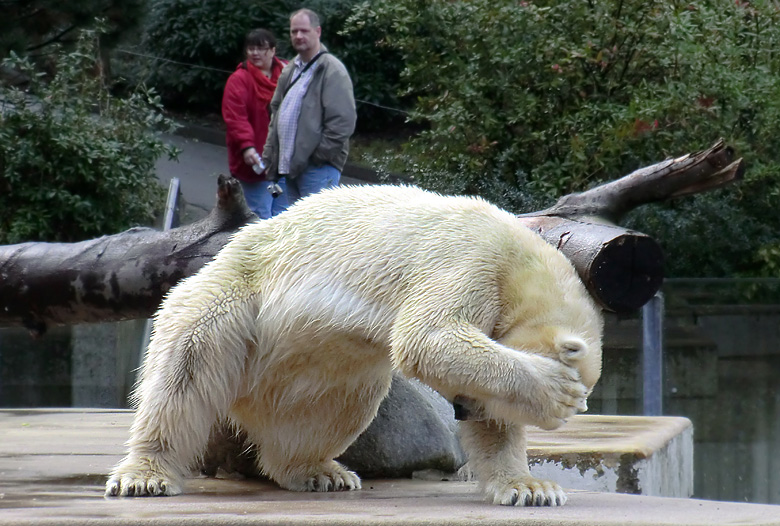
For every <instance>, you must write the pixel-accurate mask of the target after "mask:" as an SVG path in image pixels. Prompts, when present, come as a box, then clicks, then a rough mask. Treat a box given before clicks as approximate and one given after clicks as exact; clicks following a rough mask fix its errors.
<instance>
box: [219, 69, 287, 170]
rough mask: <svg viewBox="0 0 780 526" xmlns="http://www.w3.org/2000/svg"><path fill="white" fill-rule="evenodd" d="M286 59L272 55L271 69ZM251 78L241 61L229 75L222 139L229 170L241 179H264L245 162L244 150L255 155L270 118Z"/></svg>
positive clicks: (225, 95)
mask: <svg viewBox="0 0 780 526" xmlns="http://www.w3.org/2000/svg"><path fill="white" fill-rule="evenodd" d="M284 64H285V62H282V61H281V60H279V59H278V58H276V57H274V65H273V68H274V69H276V68H279V69H280V70H281V68H282V67H284ZM254 82H255V81H254V79H253V78H252V75H251V73H249V71H248V70H247V69H246V63H245V62H242V63H241V64H239V65H238V67H237V68H236V70H235V71H234V72H233V73H232V74H231V75H230V77H228V80H227V83H226V84H225V91H224V93H223V95H222V119H223V120H224V121H225V126H226V132H225V136H226V137H225V138H226V143H227V151H228V166H229V167H230V173H231V174H232V175H233V176H234V177H236V178H238V179H241V180H243V181H247V182H255V181H261V180H263V178H264V176H260V175H257V174H256V173H255V172H254V170H252V167H251V166H249V165H248V164H246V163H245V162H244V150H246V149H247V148H251V147H254V148H255V149H256V150H257V153H258V154H262V153H263V146H264V145H265V140H266V138H267V137H268V124H269V123H270V121H271V116H270V108H269V104H268V103H263V102H262V101H261V100H260V99H259V98H258V97H257V96H256V95H255V86H254Z"/></svg>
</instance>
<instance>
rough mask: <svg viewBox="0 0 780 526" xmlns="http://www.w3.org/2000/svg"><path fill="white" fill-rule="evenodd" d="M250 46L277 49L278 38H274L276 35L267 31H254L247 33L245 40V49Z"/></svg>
mask: <svg viewBox="0 0 780 526" xmlns="http://www.w3.org/2000/svg"><path fill="white" fill-rule="evenodd" d="M250 46H256V47H263V46H268V47H273V48H275V47H276V38H275V37H274V34H273V33H271V32H270V31H268V30H267V29H253V30H252V31H250V32H249V33H247V34H246V38H244V49H246V48H248V47H250Z"/></svg>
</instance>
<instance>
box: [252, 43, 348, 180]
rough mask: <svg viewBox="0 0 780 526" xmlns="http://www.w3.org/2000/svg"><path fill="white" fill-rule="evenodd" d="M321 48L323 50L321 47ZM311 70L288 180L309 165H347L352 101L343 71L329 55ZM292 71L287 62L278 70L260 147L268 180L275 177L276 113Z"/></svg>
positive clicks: (322, 56)
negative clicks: (277, 78)
mask: <svg viewBox="0 0 780 526" xmlns="http://www.w3.org/2000/svg"><path fill="white" fill-rule="evenodd" d="M321 49H322V50H324V51H327V49H326V48H325V46H322V48H321ZM312 67H313V68H315V69H314V73H313V76H312V79H311V82H310V83H309V86H308V88H307V90H306V94H305V95H304V96H303V101H302V104H301V114H300V116H299V117H298V130H297V133H296V136H295V148H294V150H293V155H292V159H291V160H290V174H289V177H290V178H295V177H298V176H299V175H300V174H302V173H303V172H304V170H305V169H306V167H307V166H308V165H310V164H313V165H315V166H321V165H323V164H330V165H331V166H333V167H335V168H336V169H338V170H339V171H341V170H342V169H343V168H344V164H345V163H346V162H347V154H348V153H349V138H350V137H351V136H352V132H354V131H355V121H356V120H357V115H356V112H355V98H354V95H353V94H352V80H351V79H350V78H349V73H347V68H345V67H344V64H342V63H341V61H340V60H339V59H337V58H336V57H334V56H333V55H331V54H330V53H324V54H323V55H320V57H319V58H318V59H317V62H316V63H315V64H314V65H313V66H312ZM294 70H295V63H294V61H290V63H289V64H287V65H286V66H285V68H284V69H283V70H282V74H281V75H280V76H279V83H278V84H277V86H276V91H275V92H274V96H273V98H272V99H271V124H270V126H269V128H268V139H267V140H266V142H265V147H264V148H263V162H264V163H265V165H266V166H267V167H268V178H269V179H277V178H278V177H279V175H278V169H279V137H278V134H277V124H278V123H277V121H278V119H279V111H278V110H279V107H280V106H281V104H282V100H283V99H284V94H285V90H286V88H287V86H288V85H289V84H290V81H291V80H292V79H291V76H292V73H293V71H294Z"/></svg>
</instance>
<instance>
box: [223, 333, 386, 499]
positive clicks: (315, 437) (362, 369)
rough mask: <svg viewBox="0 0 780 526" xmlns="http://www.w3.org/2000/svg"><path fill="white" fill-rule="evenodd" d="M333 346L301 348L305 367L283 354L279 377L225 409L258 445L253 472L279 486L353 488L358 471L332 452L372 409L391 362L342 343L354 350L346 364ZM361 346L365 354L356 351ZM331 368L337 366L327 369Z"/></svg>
mask: <svg viewBox="0 0 780 526" xmlns="http://www.w3.org/2000/svg"><path fill="white" fill-rule="evenodd" d="M353 343H354V342H353ZM340 345H342V344H341V343H335V342H332V343H330V344H329V345H320V346H318V347H319V349H318V352H322V360H323V361H319V358H313V357H312V356H311V353H310V352H309V353H306V355H304V356H306V358H307V360H305V361H307V362H309V363H308V365H307V366H306V367H300V366H301V363H300V362H298V361H295V360H290V361H284V362H283V363H281V364H279V368H278V371H279V374H280V377H278V378H273V377H272V380H270V381H269V383H268V384H267V386H268V387H267V389H266V390H265V392H264V393H263V394H262V396H260V397H257V398H255V399H254V400H252V401H251V402H249V401H247V400H246V399H243V400H239V402H238V403H237V404H236V405H235V406H234V407H233V409H232V410H231V416H232V417H233V419H234V420H235V421H236V422H237V423H238V424H239V425H240V426H241V427H242V428H243V429H245V430H246V431H247V432H248V433H249V436H250V440H252V441H253V442H255V443H256V445H257V446H258V465H259V467H260V469H261V471H262V472H263V473H264V474H265V475H266V476H268V477H269V478H271V479H272V480H274V482H276V483H277V484H279V486H281V487H282V488H285V489H288V490H292V491H341V490H354V489H360V488H361V484H360V478H359V477H358V475H357V474H356V473H354V472H352V471H350V470H348V469H347V468H346V467H344V466H343V465H342V464H340V463H339V462H336V461H335V460H334V458H336V457H338V456H339V455H341V454H342V453H344V451H345V450H346V449H347V448H348V447H349V446H350V445H351V444H352V442H354V441H355V439H356V438H357V437H358V436H359V435H360V433H362V432H363V431H364V430H365V429H366V428H367V427H368V425H369V424H370V423H371V421H372V420H373V419H374V417H375V416H376V412H377V410H378V408H379V404H380V402H381V401H382V399H384V397H385V396H386V395H387V392H388V390H389V389H390V383H391V366H390V362H389V360H388V359H387V358H386V354H385V355H384V358H383V359H382V360H374V359H369V360H366V358H367V355H368V356H372V354H374V356H375V355H376V354H375V353H373V352H372V346H370V345H366V344H365V343H364V344H363V345H360V346H359V347H358V348H356V346H355V345H351V344H345V345H348V346H349V347H350V348H349V349H344V351H345V353H346V356H347V357H350V356H360V355H361V354H362V356H360V358H361V359H356V360H354V361H352V363H351V364H349V365H348V363H349V362H344V361H342V360H341V358H342V356H343V355H342V356H339V353H336V355H335V356H334V354H333V353H334V352H336V350H335V349H334V347H338V346H340ZM324 349H327V351H325V350H324ZM363 350H365V353H360V351H363ZM296 352H297V351H296ZM293 354H295V353H293ZM293 361H294V362H295V363H291V362H293ZM328 362H329V363H328ZM356 362H357V363H356ZM360 362H362V363H360ZM334 369H341V370H340V371H339V372H338V374H336V375H334V374H332V373H333V372H334V371H333V370H334ZM293 372H294V373H293ZM282 378H284V380H282ZM269 409H270V410H269ZM257 415H264V416H263V417H262V418H258V416H257Z"/></svg>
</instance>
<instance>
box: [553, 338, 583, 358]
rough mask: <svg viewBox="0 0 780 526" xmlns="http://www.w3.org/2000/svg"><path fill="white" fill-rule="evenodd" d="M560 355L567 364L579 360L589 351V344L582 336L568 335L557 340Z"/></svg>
mask: <svg viewBox="0 0 780 526" xmlns="http://www.w3.org/2000/svg"><path fill="white" fill-rule="evenodd" d="M556 347H557V348H558V356H559V357H560V359H561V361H562V362H563V363H565V364H571V363H572V362H577V361H579V360H580V359H582V358H583V357H584V356H585V353H586V352H588V344H587V343H585V341H584V340H582V339H581V338H577V337H575V336H566V337H564V338H561V339H560V340H559V341H558V342H556Z"/></svg>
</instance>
